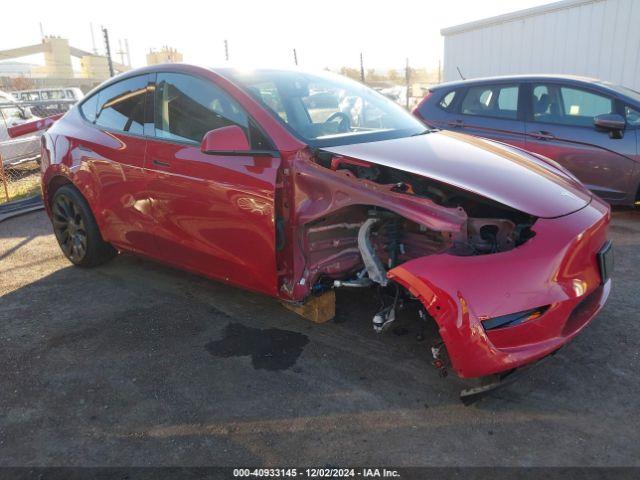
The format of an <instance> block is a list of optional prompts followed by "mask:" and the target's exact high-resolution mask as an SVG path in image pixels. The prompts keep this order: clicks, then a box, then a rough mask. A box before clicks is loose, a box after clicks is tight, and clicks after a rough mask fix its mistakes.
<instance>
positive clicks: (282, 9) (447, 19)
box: [0, 0, 551, 70]
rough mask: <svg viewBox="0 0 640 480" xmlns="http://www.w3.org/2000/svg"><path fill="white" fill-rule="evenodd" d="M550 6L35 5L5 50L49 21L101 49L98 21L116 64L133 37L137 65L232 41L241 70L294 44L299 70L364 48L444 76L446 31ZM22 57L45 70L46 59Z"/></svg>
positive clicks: (414, 2)
mask: <svg viewBox="0 0 640 480" xmlns="http://www.w3.org/2000/svg"><path fill="white" fill-rule="evenodd" d="M545 3H551V2H550V0H477V1H473V0H446V1H445V0H440V1H433V0H392V1H386V2H381V1H373V0H370V1H365V0H321V1H314V2H310V1H304V0H298V1H291V0H282V1H276V0H272V1H267V0H263V1H260V0H224V1H218V2H214V1H204V0H201V1H195V0H179V1H177V0H173V1H171V2H169V1H164V0H157V1H155V2H148V1H142V2H140V1H138V2H136V1H135V0H128V1H124V0H109V1H106V2H102V1H101V2H97V1H92V0H85V1H63V0H54V1H52V0H48V1H45V0H29V15H27V16H23V15H20V20H19V21H18V19H17V18H16V21H6V22H3V26H2V35H0V50H4V49H8V48H15V47H20V46H25V45H32V44H34V43H39V42H40V25H39V23H40V22H42V27H43V30H44V33H45V35H56V36H61V37H65V38H68V39H69V40H70V43H71V45H72V46H75V47H77V48H81V49H84V50H92V41H91V29H90V24H93V28H94V32H95V40H96V44H97V48H98V53H101V54H102V53H104V46H103V45H104V44H103V41H102V34H101V32H100V27H101V26H105V27H107V28H108V30H109V36H110V40H111V52H112V56H113V58H114V60H116V61H119V60H120V57H119V55H117V53H115V52H117V51H118V50H119V47H118V40H119V39H122V40H123V39H125V38H126V39H128V41H129V48H130V51H131V62H132V65H133V66H134V67H140V66H143V65H145V64H146V60H145V54H146V53H147V52H148V51H149V49H150V48H155V49H159V48H160V47H162V46H163V45H168V46H170V47H173V48H176V49H178V51H180V52H182V53H183V55H184V61H185V62H188V63H195V64H199V65H203V66H220V65H224V64H225V63H226V62H225V56H224V40H225V39H226V40H227V41H228V44H229V57H230V60H231V62H232V63H233V64H234V65H246V66H254V67H257V66H277V67H280V66H291V65H293V49H294V48H295V49H296V51H297V54H298V63H299V65H300V66H301V67H303V68H308V69H322V68H325V67H329V68H332V69H336V68H339V67H340V66H350V67H354V68H355V67H359V56H360V52H362V53H363V56H364V64H365V69H368V68H375V69H379V70H387V69H390V68H395V69H400V68H403V67H404V64H405V61H406V59H407V58H409V62H410V64H411V66H413V67H416V68H428V69H433V70H435V69H436V68H437V67H438V61H439V60H441V59H442V53H443V42H442V37H441V35H440V29H441V28H445V27H449V26H453V25H458V24H461V23H466V22H469V21H473V20H479V19H482V18H486V17H490V16H494V15H500V14H503V13H507V12H512V11H515V10H520V9H523V8H529V7H534V6H537V5H542V4H545ZM10 11H11V9H9V13H10ZM37 12H42V15H41V17H40V18H38V13H37ZM5 13H6V12H5ZM17 61H25V62H32V63H39V64H41V63H43V58H42V55H39V56H32V57H23V58H21V59H17Z"/></svg>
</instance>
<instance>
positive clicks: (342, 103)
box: [225, 70, 425, 147]
mask: <svg viewBox="0 0 640 480" xmlns="http://www.w3.org/2000/svg"><path fill="white" fill-rule="evenodd" d="M225 73H227V72H225ZM229 76H230V77H231V79H232V80H234V81H235V82H236V83H238V84H240V86H242V87H244V89H245V90H246V91H247V92H248V93H249V94H250V95H252V96H253V97H254V98H256V99H257V100H258V101H259V102H261V103H262V104H263V105H264V106H265V107H267V108H268V109H269V110H271V111H272V112H273V113H274V114H275V116H277V117H278V118H279V119H280V120H281V121H282V122H284V123H285V124H286V125H287V126H288V127H289V129H290V130H292V131H293V133H294V134H296V135H297V136H298V137H300V138H301V139H303V140H304V141H305V142H306V143H308V144H309V145H311V146H315V147H326V146H336V145H346V144H350V143H364V142H373V141H378V140H387V139H391V138H399V137H407V136H410V135H415V134H419V133H422V132H424V131H425V127H424V125H422V123H420V122H419V121H418V120H417V119H415V118H414V117H413V116H412V115H411V114H409V112H407V111H406V110H404V109H403V108H402V107H400V106H399V105H397V104H396V103H394V102H392V101H391V100H389V99H387V98H385V97H384V96H382V95H380V94H379V93H377V92H375V91H374V90H372V89H370V88H368V87H366V86H364V85H362V84H360V83H358V82H354V81H352V80H349V79H347V78H344V77H341V76H339V75H333V74H329V73H326V74H325V73H323V74H309V73H300V72H290V71H264V70H263V71H260V70H259V71H251V72H242V71H233V72H230V74H229Z"/></svg>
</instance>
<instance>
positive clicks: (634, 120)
mask: <svg viewBox="0 0 640 480" xmlns="http://www.w3.org/2000/svg"><path fill="white" fill-rule="evenodd" d="M624 113H625V117H627V123H628V124H629V125H631V126H633V127H637V126H639V125H640V112H639V111H638V110H635V109H633V108H631V107H624Z"/></svg>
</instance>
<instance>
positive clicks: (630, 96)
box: [430, 74, 640, 104]
mask: <svg viewBox="0 0 640 480" xmlns="http://www.w3.org/2000/svg"><path fill="white" fill-rule="evenodd" d="M531 81H533V82H536V81H562V82H564V83H568V84H573V85H583V86H584V85H586V86H589V87H591V88H595V89H597V90H601V91H603V92H608V93H611V94H615V95H616V96H618V97H622V98H624V99H625V100H626V101H628V102H630V103H634V104H640V93H638V92H636V91H634V90H631V89H629V88H626V87H623V86H620V85H616V84H613V83H610V82H607V81H604V80H600V79H598V78H592V77H586V76H580V75H565V74H525V75H499V76H494V77H480V78H470V79H465V80H455V81H452V82H445V83H441V84H439V85H434V86H433V87H431V89H430V90H431V91H434V92H435V91H438V90H442V89H447V90H450V89H456V88H461V87H463V88H464V87H468V86H471V85H485V84H489V83H508V82H531Z"/></svg>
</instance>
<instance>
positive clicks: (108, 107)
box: [83, 75, 147, 135]
mask: <svg viewBox="0 0 640 480" xmlns="http://www.w3.org/2000/svg"><path fill="white" fill-rule="evenodd" d="M146 92H147V76H146V75H141V76H139V77H132V78H127V79H126V80H122V81H120V82H118V83H115V84H113V85H110V86H109V87H107V88H104V89H102V90H100V92H98V94H97V96H98V105H97V109H96V119H95V124H96V125H100V126H101V127H105V128H110V129H113V130H119V131H121V132H127V133H133V134H136V135H142V134H143V133H144V118H145V112H144V107H145V95H146ZM83 105H85V104H83ZM83 113H84V110H83ZM87 119H88V117H87Z"/></svg>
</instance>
